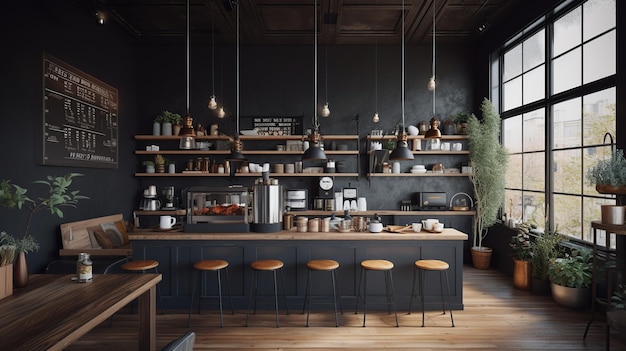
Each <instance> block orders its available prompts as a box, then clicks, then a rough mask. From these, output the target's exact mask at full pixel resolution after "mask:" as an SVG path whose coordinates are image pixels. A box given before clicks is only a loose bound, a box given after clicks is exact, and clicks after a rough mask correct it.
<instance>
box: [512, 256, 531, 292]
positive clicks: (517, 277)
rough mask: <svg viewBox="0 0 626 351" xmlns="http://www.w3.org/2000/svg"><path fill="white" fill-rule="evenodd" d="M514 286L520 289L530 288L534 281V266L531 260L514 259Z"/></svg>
mask: <svg viewBox="0 0 626 351" xmlns="http://www.w3.org/2000/svg"><path fill="white" fill-rule="evenodd" d="M513 263H514V265H513V286H514V287H515V288H516V289H520V290H530V287H531V282H532V266H531V264H530V261H526V260H514V261H513Z"/></svg>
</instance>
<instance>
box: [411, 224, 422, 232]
mask: <svg viewBox="0 0 626 351" xmlns="http://www.w3.org/2000/svg"><path fill="white" fill-rule="evenodd" d="M411 227H412V228H413V231H414V232H416V233H419V232H421V231H422V223H420V222H413V223H411Z"/></svg>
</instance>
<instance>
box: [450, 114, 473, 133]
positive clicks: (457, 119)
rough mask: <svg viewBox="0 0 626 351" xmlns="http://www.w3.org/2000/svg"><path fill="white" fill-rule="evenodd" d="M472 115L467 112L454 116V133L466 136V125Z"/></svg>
mask: <svg viewBox="0 0 626 351" xmlns="http://www.w3.org/2000/svg"><path fill="white" fill-rule="evenodd" d="M472 116H473V114H472V113H469V112H467V111H462V112H459V113H457V114H456V115H454V123H456V131H457V133H459V134H467V132H468V129H467V123H468V122H469V119H470V117H472Z"/></svg>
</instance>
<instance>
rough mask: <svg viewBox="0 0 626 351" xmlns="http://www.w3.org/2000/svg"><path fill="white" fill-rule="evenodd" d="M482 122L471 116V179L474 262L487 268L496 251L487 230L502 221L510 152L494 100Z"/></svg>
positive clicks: (485, 109) (484, 109)
mask: <svg viewBox="0 0 626 351" xmlns="http://www.w3.org/2000/svg"><path fill="white" fill-rule="evenodd" d="M481 112H482V116H483V118H482V121H479V120H478V119H477V118H476V116H474V115H471V116H470V117H469V119H468V127H469V130H468V135H467V140H468V145H469V160H470V166H471V167H472V174H471V175H470V180H471V182H472V187H473V188H474V197H475V201H474V205H475V208H476V215H475V216H474V225H473V246H472V248H471V254H472V262H473V264H474V267H475V268H479V269H487V268H489V266H490V263H491V254H492V252H493V250H492V249H491V248H488V247H484V246H483V245H482V241H483V239H484V238H485V236H486V235H487V230H488V229H489V227H491V226H492V225H494V224H496V223H497V222H498V211H499V210H500V206H501V203H502V200H503V199H504V186H505V178H504V177H505V173H506V166H507V163H508V153H507V151H506V149H505V148H504V147H503V146H502V144H500V138H499V136H500V115H499V114H498V113H497V112H496V111H495V109H494V108H493V105H492V104H491V101H489V100H488V99H484V100H483V103H482V105H481Z"/></svg>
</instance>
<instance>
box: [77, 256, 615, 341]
mask: <svg viewBox="0 0 626 351" xmlns="http://www.w3.org/2000/svg"><path fill="white" fill-rule="evenodd" d="M464 274H465V276H464V292H465V295H464V304H465V309H464V310H463V311H453V315H454V322H455V325H456V326H455V327H454V328H452V327H451V326H450V316H449V315H448V314H446V315H442V314H441V312H435V311H432V312H427V315H426V327H425V328H421V327H420V325H421V313H416V312H413V313H412V314H411V315H408V314H407V312H406V311H399V314H398V318H399V322H400V327H399V328H396V327H395V321H394V318H393V316H392V315H387V313H386V312H371V313H368V314H367V327H365V328H363V327H362V321H363V315H362V314H361V313H359V314H358V315H355V314H354V306H343V307H344V309H345V310H344V314H343V315H341V316H340V319H339V323H340V327H339V328H336V327H335V323H334V316H333V313H332V312H316V313H315V314H312V315H311V321H310V327H308V328H307V327H305V321H306V315H303V314H301V313H300V311H291V314H290V315H285V314H284V313H283V314H281V315H280V323H281V327H280V328H278V329H277V328H276V326H275V319H274V314H273V312H272V311H258V312H257V314H256V315H254V316H251V318H250V326H249V327H247V328H246V327H245V326H244V323H245V311H235V315H230V314H225V316H224V323H225V327H224V328H220V327H219V319H218V315H217V314H216V311H214V310H211V311H205V310H203V312H202V314H201V315H197V314H196V315H192V319H191V324H192V327H191V328H187V327H186V325H187V314H165V315H159V316H158V324H157V335H158V336H157V346H158V347H159V348H160V347H162V346H164V345H165V344H166V343H167V342H168V341H170V340H172V339H175V338H177V337H179V336H181V335H183V334H184V333H186V332H187V331H188V330H193V331H195V332H196V344H195V350H261V351H264V350H285V351H288V350H294V351H295V350H297V351H302V350H318V351H321V350H324V351H334V350H383V349H384V350H386V351H393V350H604V349H605V346H604V345H605V343H604V335H605V334H604V332H605V329H604V328H605V324H604V321H603V316H602V313H597V314H596V316H597V317H596V320H595V321H594V323H593V324H592V326H591V329H590V331H589V335H588V336H587V339H586V340H583V338H582V335H583V332H584V329H585V326H586V324H587V321H588V319H589V311H588V310H572V309H568V308H564V307H561V306H559V305H557V304H556V303H554V302H553V301H552V298H551V297H549V296H536V295H533V294H532V293H530V292H526V291H520V290H516V289H514V288H513V286H512V282H511V278H510V277H508V276H506V275H504V274H502V273H500V272H498V271H495V270H487V271H481V270H476V269H474V268H471V267H465V270H464ZM614 336H615V335H614ZM136 337H137V317H136V316H135V315H130V314H118V315H116V316H115V318H114V323H113V326H112V327H109V326H108V324H106V325H102V326H100V327H98V328H96V329H94V330H93V331H91V332H90V333H88V334H87V335H85V336H84V337H82V338H81V339H80V340H78V341H77V342H75V343H74V344H73V345H72V346H71V347H70V348H68V349H67V350H70V351H78V350H85V351H87V350H89V351H98V350H115V351H121V350H134V349H136V345H137V342H136ZM611 350H626V344H624V343H623V342H620V341H619V340H617V339H616V338H615V337H613V338H612V340H611Z"/></svg>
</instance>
